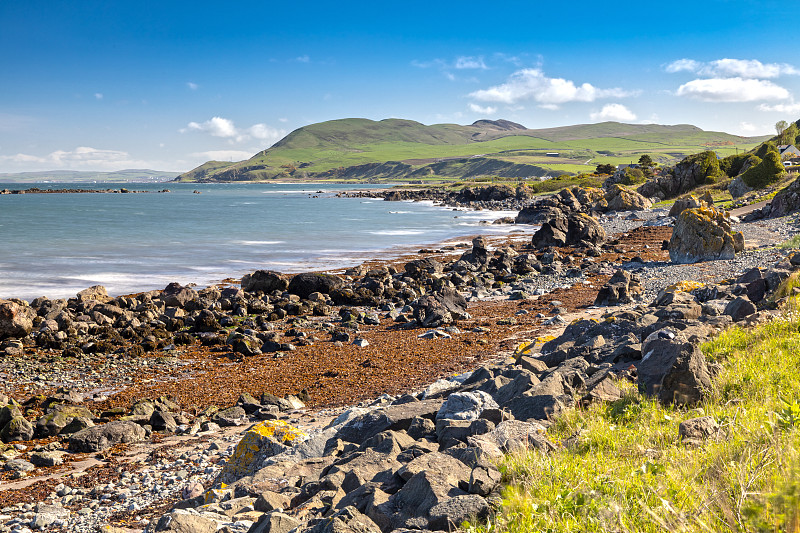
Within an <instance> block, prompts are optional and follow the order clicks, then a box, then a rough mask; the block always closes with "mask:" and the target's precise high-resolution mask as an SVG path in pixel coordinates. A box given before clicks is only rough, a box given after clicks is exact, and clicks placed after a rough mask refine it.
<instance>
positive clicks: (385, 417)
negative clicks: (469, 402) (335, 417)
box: [338, 400, 443, 444]
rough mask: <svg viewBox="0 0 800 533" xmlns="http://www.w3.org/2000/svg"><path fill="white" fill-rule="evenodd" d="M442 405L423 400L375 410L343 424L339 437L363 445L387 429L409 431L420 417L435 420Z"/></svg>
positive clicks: (438, 401) (437, 402) (438, 402)
mask: <svg viewBox="0 0 800 533" xmlns="http://www.w3.org/2000/svg"><path fill="white" fill-rule="evenodd" d="M442 403H443V402H442V400H422V401H419V402H410V403H404V404H399V405H390V406H388V407H386V408H384V409H375V410H373V411H369V412H367V413H364V414H363V415H360V416H357V417H355V418H353V419H352V420H350V421H348V422H347V423H345V424H343V425H342V427H341V428H339V430H338V436H339V438H340V439H342V440H345V441H347V442H354V443H356V444H361V443H362V442H364V441H365V440H367V439H368V438H370V437H374V436H375V435H377V434H378V433H381V432H383V431H386V430H387V429H391V430H393V431H400V430H407V429H408V428H409V427H410V426H411V422H412V420H414V418H416V417H418V416H419V417H424V418H428V419H433V418H434V417H435V416H436V413H437V412H438V411H439V408H440V407H441V406H442Z"/></svg>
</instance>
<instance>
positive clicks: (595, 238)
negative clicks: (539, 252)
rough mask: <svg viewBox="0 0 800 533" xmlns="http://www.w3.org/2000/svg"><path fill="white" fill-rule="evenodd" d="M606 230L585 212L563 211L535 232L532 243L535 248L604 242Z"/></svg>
mask: <svg viewBox="0 0 800 533" xmlns="http://www.w3.org/2000/svg"><path fill="white" fill-rule="evenodd" d="M605 240H606V232H605V230H604V229H603V227H602V226H601V225H600V223H599V222H598V221H597V220H596V219H595V218H594V217H591V216H589V215H587V214H585V213H570V214H569V215H567V214H564V213H561V214H559V215H556V216H554V217H553V218H551V219H550V220H548V221H547V222H545V223H544V224H542V227H541V228H539V230H538V231H537V232H536V233H534V234H533V237H532V238H531V245H532V246H533V247H535V248H545V247H548V246H577V245H594V246H598V245H600V244H603V242H604V241H605Z"/></svg>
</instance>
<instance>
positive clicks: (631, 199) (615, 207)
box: [605, 184, 653, 211]
mask: <svg viewBox="0 0 800 533" xmlns="http://www.w3.org/2000/svg"><path fill="white" fill-rule="evenodd" d="M605 199H606V202H608V207H607V210H608V211H644V210H645V209H650V208H651V207H652V206H653V204H652V202H650V200H648V199H647V198H645V197H644V196H642V195H641V194H639V193H638V192H636V191H631V190H629V189H626V188H625V187H623V186H621V185H619V184H616V185H612V186H611V188H610V189H609V190H608V192H606V194H605Z"/></svg>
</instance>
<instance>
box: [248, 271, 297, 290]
mask: <svg viewBox="0 0 800 533" xmlns="http://www.w3.org/2000/svg"><path fill="white" fill-rule="evenodd" d="M241 286H242V290H243V291H245V292H259V291H261V292H263V293H271V292H274V291H279V292H283V291H285V290H286V289H288V288H289V282H288V281H286V278H284V277H283V274H281V273H280V272H275V271H273V270H256V271H255V272H253V273H252V274H245V275H244V277H242V281H241Z"/></svg>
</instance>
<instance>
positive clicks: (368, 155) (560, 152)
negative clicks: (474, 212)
mask: <svg viewBox="0 0 800 533" xmlns="http://www.w3.org/2000/svg"><path fill="white" fill-rule="evenodd" d="M764 139H766V137H739V136H736V135H730V134H728V133H722V132H707V131H703V130H701V129H700V128H697V127H696V126H691V125H688V124H679V125H673V126H665V125H659V124H622V123H619V122H602V123H599V124H579V125H575V126H564V127H558V128H547V129H538V130H536V129H528V128H526V127H525V126H523V125H521V124H517V123H515V122H511V121H508V120H479V121H477V122H475V123H473V124H470V125H466V126H462V125H459V124H434V125H430V126H426V125H424V124H421V123H419V122H415V121H412V120H403V119H385V120H380V121H373V120H368V119H360V118H349V119H340V120H331V121H328V122H320V123H317V124H311V125H308V126H304V127H302V128H299V129H297V130H295V131H293V132H291V133H290V134H289V135H287V136H286V137H284V138H283V139H281V140H280V141H278V142H277V143H275V144H274V145H273V146H272V147H270V148H268V149H266V150H263V151H261V152H258V153H257V154H255V155H254V156H253V157H251V158H250V159H247V160H245V161H240V162H238V163H231V162H224V161H209V162H207V163H205V164H203V165H201V166H199V167H197V168H195V169H193V170H191V171H189V172H186V173H184V174H181V175H180V176H179V177H178V178H177V180H178V181H261V180H280V181H291V180H297V181H303V180H309V181H310V180H314V181H318V180H336V181H369V182H377V181H404V180H423V181H424V180H450V181H452V180H454V179H460V178H463V177H480V176H502V177H507V178H523V177H535V176H545V175H551V176H552V175H559V174H565V173H579V172H590V171H592V170H593V169H594V167H595V166H596V165H597V164H599V163H611V164H618V163H628V162H631V161H635V160H636V159H638V157H639V156H640V155H641V154H645V153H647V154H650V155H651V157H653V159H654V160H656V161H659V162H661V163H668V162H673V161H676V160H678V159H681V158H682V157H685V156H686V155H688V154H691V153H695V152H699V151H702V150H708V149H709V147H712V149H715V150H718V151H719V152H720V155H728V153H733V152H734V150H747V149H750V148H752V147H753V146H755V145H756V144H758V143H760V142H761V141H763V140H764Z"/></svg>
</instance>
